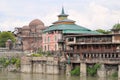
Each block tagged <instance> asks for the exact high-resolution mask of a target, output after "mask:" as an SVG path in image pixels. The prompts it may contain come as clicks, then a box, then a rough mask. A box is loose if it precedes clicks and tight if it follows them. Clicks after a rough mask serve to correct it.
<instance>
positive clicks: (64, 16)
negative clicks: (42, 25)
mask: <svg viewBox="0 0 120 80" xmlns="http://www.w3.org/2000/svg"><path fill="white" fill-rule="evenodd" d="M67 17H68V15H67V14H65V11H64V7H62V11H61V14H60V15H58V20H65V19H67Z"/></svg>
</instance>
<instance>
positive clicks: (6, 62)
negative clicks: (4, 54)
mask: <svg viewBox="0 0 120 80" xmlns="http://www.w3.org/2000/svg"><path fill="white" fill-rule="evenodd" d="M10 64H12V65H16V67H17V68H19V67H20V59H19V58H14V57H12V58H10V59H9V58H0V65H2V66H3V67H7V66H8V65H10Z"/></svg>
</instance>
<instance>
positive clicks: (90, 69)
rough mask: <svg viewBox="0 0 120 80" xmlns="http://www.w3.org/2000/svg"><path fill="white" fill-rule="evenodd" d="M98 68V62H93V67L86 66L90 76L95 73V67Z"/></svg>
mask: <svg viewBox="0 0 120 80" xmlns="http://www.w3.org/2000/svg"><path fill="white" fill-rule="evenodd" d="M99 68H100V64H95V65H94V66H93V67H87V73H88V75H90V76H95V75H96V73H97V69H99Z"/></svg>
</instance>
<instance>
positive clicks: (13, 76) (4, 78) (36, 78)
mask: <svg viewBox="0 0 120 80" xmlns="http://www.w3.org/2000/svg"><path fill="white" fill-rule="evenodd" d="M0 80H118V79H117V78H98V77H82V78H80V77H78V76H66V75H45V74H28V73H15V72H1V71H0Z"/></svg>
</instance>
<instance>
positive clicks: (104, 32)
mask: <svg viewBox="0 0 120 80" xmlns="http://www.w3.org/2000/svg"><path fill="white" fill-rule="evenodd" d="M96 31H97V32H99V33H102V34H110V33H111V31H109V30H103V29H97V30H96Z"/></svg>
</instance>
